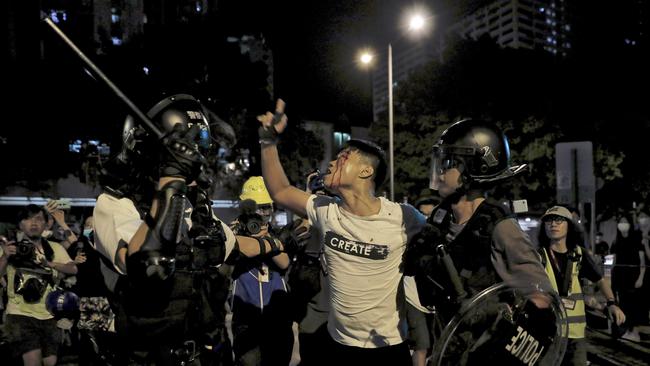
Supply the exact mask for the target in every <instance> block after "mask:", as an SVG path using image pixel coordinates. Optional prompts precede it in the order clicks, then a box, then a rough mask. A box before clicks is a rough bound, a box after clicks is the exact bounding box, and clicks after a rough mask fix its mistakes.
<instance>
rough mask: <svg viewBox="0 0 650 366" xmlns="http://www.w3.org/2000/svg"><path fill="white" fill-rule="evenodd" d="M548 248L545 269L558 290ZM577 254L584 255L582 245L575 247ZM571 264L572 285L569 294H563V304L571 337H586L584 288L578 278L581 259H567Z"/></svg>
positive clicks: (568, 263) (545, 251)
mask: <svg viewBox="0 0 650 366" xmlns="http://www.w3.org/2000/svg"><path fill="white" fill-rule="evenodd" d="M548 250H550V249H547V250H544V251H543V252H544V257H543V259H544V269H545V270H546V274H547V275H548V277H549V279H550V280H551V285H553V289H554V290H555V291H557V292H558V293H559V291H558V284H557V280H556V279H555V273H554V272H553V266H552V264H551V261H550V260H549V257H548ZM575 252H576V254H578V256H582V249H581V248H580V247H576V248H575ZM569 265H570V266H571V272H570V273H571V278H570V282H569V283H570V285H569V288H568V291H567V296H566V297H565V296H562V304H563V305H564V308H565V309H566V313H567V320H568V323H569V338H584V337H585V327H586V326H587V320H586V316H585V301H584V295H583V293H582V288H581V287H580V281H579V280H578V273H579V272H580V261H579V260H576V261H573V260H571V259H569V260H567V266H569ZM560 270H566V268H561V269H560ZM565 273H566V272H565Z"/></svg>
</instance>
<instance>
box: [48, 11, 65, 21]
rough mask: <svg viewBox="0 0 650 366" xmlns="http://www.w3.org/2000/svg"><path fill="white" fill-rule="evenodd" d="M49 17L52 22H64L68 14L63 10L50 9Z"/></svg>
mask: <svg viewBox="0 0 650 366" xmlns="http://www.w3.org/2000/svg"><path fill="white" fill-rule="evenodd" d="M50 19H52V21H53V22H54V23H60V22H62V21H63V22H65V21H67V20H68V14H67V13H66V12H65V11H63V10H56V9H52V10H50Z"/></svg>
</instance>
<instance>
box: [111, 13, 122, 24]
mask: <svg viewBox="0 0 650 366" xmlns="http://www.w3.org/2000/svg"><path fill="white" fill-rule="evenodd" d="M119 22H120V16H119V15H117V14H111V23H113V24H115V23H119Z"/></svg>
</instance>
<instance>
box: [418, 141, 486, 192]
mask: <svg viewBox="0 0 650 366" xmlns="http://www.w3.org/2000/svg"><path fill="white" fill-rule="evenodd" d="M475 151H476V149H474V148H473V147H468V146H448V145H439V144H436V145H433V151H432V154H431V168H430V170H429V188H431V189H433V190H434V191H437V190H438V189H439V188H440V176H442V175H443V174H445V172H446V171H447V170H449V169H452V168H459V167H460V166H461V165H462V162H463V157H471V156H472V155H474V153H475Z"/></svg>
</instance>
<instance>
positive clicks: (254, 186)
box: [239, 177, 273, 205]
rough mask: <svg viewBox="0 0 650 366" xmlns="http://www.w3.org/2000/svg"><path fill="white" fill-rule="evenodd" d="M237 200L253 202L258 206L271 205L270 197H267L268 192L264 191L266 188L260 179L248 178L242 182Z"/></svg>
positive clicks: (262, 179)
mask: <svg viewBox="0 0 650 366" xmlns="http://www.w3.org/2000/svg"><path fill="white" fill-rule="evenodd" d="M239 199H240V200H242V201H243V200H253V201H255V203H257V204H258V205H266V204H269V203H273V200H272V199H271V195H269V191H267V190H266V186H265V185H264V178H262V177H250V178H248V180H247V181H246V182H244V186H243V187H242V190H241V194H240V195H239Z"/></svg>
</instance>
